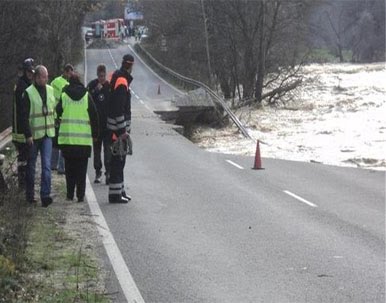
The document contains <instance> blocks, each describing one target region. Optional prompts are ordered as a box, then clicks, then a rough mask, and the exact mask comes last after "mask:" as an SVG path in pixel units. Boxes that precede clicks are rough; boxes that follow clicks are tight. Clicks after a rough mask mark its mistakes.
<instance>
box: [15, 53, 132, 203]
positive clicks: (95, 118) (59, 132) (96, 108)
mask: <svg viewBox="0 0 386 303" xmlns="http://www.w3.org/2000/svg"><path fill="white" fill-rule="evenodd" d="M133 64H134V57H133V56H132V55H130V54H127V55H125V56H123V58H122V65H121V68H120V69H118V70H116V71H115V72H114V73H113V75H112V77H111V81H108V80H107V72H106V66H105V65H103V64H100V65H99V66H98V67H97V78H96V79H94V80H92V81H91V82H90V83H89V84H88V85H87V87H85V86H84V84H83V83H82V82H81V80H80V76H79V74H78V73H77V72H76V71H75V70H74V68H73V66H72V65H70V64H67V65H66V66H65V67H64V71H63V74H62V75H60V76H59V77H56V78H55V79H54V80H53V81H52V82H51V83H50V85H49V84H48V71H47V68H46V67H45V66H43V65H37V66H35V64H34V60H33V59H32V58H28V59H25V60H24V61H23V64H22V75H20V77H19V79H18V81H17V84H16V85H15V89H14V102H13V125H12V128H13V130H12V140H13V143H14V145H15V147H16V150H17V170H18V183H19V187H20V188H21V189H23V190H24V191H25V196H26V200H27V202H29V203H31V204H35V203H37V200H36V199H35V171H36V162H37V157H38V154H39V153H40V159H41V183H40V199H41V203H42V206H43V207H48V206H49V205H50V204H51V203H52V202H53V199H52V197H51V169H57V170H58V173H64V174H65V177H66V189H67V200H70V201H72V200H73V199H74V196H75V195H76V198H77V201H78V202H82V201H84V197H85V190H86V175H87V166H88V158H89V157H90V156H91V151H92V149H93V153H94V168H95V181H94V182H95V183H101V178H102V165H103V164H102V159H101V151H102V146H103V154H104V161H103V162H104V165H105V182H106V184H108V185H109V193H108V200H109V202H110V203H127V202H128V201H129V200H131V197H130V196H128V195H127V194H126V192H125V189H124V173H123V170H124V167H125V162H126V157H125V156H122V155H120V154H116V153H112V152H111V146H112V145H114V144H115V143H116V142H118V141H119V142H128V140H130V136H129V134H130V131H131V128H130V127H131V94H130V84H131V82H132V80H133V78H132V76H131V71H132V68H133Z"/></svg>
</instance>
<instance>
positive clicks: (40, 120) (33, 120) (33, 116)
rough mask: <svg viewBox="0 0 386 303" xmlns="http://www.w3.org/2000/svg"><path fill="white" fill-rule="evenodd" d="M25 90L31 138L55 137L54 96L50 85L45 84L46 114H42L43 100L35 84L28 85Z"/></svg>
mask: <svg viewBox="0 0 386 303" xmlns="http://www.w3.org/2000/svg"><path fill="white" fill-rule="evenodd" d="M25 92H26V93H27V94H28V97H29V100H30V112H29V124H30V127H31V132H32V138H33V139H35V140H36V139H41V138H43V137H44V136H47V137H51V138H52V137H55V119H54V108H55V97H54V90H53V88H52V87H51V86H49V85H46V96H47V115H44V114H43V101H42V98H41V97H40V94H39V92H38V90H37V89H36V87H35V85H30V86H29V87H28V88H27V89H26V90H25Z"/></svg>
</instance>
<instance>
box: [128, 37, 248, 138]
mask: <svg viewBox="0 0 386 303" xmlns="http://www.w3.org/2000/svg"><path fill="white" fill-rule="evenodd" d="M135 48H139V49H140V51H141V52H143V53H144V54H145V55H146V56H147V57H148V58H149V59H150V60H151V61H152V62H153V63H154V64H155V65H157V66H158V67H159V68H160V69H161V70H163V71H165V72H166V73H168V74H170V75H171V76H173V77H174V78H176V79H178V80H180V81H182V82H185V83H188V84H190V85H194V86H196V87H200V88H202V89H204V90H205V91H206V92H207V93H208V94H209V95H210V96H211V97H212V98H213V99H214V100H215V102H217V104H219V105H220V106H221V107H222V108H223V109H224V111H225V112H226V113H227V114H228V116H229V117H230V118H231V120H232V121H233V122H234V124H235V125H236V126H237V128H238V129H239V130H240V132H241V133H242V134H243V136H244V137H245V138H248V139H251V140H253V138H252V137H251V135H250V134H249V133H248V131H247V129H246V128H245V126H244V125H243V124H242V123H241V121H240V120H239V119H238V118H237V117H236V115H235V114H234V113H233V112H232V111H231V109H230V108H229V107H228V105H227V104H226V103H225V101H224V100H223V99H222V98H221V97H220V96H219V95H217V94H216V93H215V92H214V91H213V90H212V89H211V88H210V87H208V86H207V85H206V84H204V83H202V82H200V81H197V80H194V79H191V78H188V77H185V76H183V75H181V74H179V73H177V72H175V71H173V70H172V69H170V68H168V67H166V66H164V65H163V64H162V63H160V62H159V61H158V60H157V59H155V58H154V57H153V56H152V55H151V54H150V53H149V52H147V51H146V50H145V49H144V48H143V47H141V45H139V44H138V43H137V44H136V46H135Z"/></svg>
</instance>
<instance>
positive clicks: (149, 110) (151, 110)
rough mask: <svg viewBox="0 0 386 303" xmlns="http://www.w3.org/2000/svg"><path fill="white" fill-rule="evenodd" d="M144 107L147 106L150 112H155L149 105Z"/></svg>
mask: <svg viewBox="0 0 386 303" xmlns="http://www.w3.org/2000/svg"><path fill="white" fill-rule="evenodd" d="M144 105H145V107H146V108H147V109H148V110H149V111H151V112H153V110H152V109H151V107H150V106H149V105H147V104H144Z"/></svg>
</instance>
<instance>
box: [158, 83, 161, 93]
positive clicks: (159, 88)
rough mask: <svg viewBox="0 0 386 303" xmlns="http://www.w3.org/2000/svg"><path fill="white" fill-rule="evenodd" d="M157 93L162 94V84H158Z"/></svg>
mask: <svg viewBox="0 0 386 303" xmlns="http://www.w3.org/2000/svg"><path fill="white" fill-rule="evenodd" d="M157 95H161V85H160V84H158V90H157Z"/></svg>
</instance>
